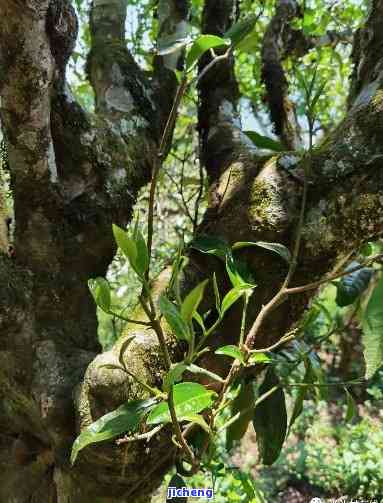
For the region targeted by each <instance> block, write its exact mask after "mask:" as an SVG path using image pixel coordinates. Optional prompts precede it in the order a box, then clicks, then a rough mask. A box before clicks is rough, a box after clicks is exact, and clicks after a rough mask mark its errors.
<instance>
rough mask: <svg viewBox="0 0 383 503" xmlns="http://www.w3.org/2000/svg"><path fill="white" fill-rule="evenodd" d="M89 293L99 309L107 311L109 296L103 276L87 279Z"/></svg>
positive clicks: (108, 308) (108, 289)
mask: <svg viewBox="0 0 383 503" xmlns="http://www.w3.org/2000/svg"><path fill="white" fill-rule="evenodd" d="M88 286H89V290H90V293H91V294H92V296H93V299H94V301H95V303H96V304H97V305H98V307H99V308H100V309H102V310H103V311H105V312H106V313H109V311H110V304H111V297H110V287H109V283H108V282H107V280H106V279H105V278H95V279H90V280H89V281H88Z"/></svg>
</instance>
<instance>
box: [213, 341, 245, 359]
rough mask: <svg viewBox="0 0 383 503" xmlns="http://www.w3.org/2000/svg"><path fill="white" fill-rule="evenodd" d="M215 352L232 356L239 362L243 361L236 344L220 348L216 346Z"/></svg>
mask: <svg viewBox="0 0 383 503" xmlns="http://www.w3.org/2000/svg"><path fill="white" fill-rule="evenodd" d="M215 354H216V355H225V356H230V358H234V359H236V360H239V361H240V362H241V363H243V362H244V359H243V354H242V353H241V351H240V349H239V348H238V347H237V346H233V345H229V346H223V347H222V348H218V349H217V350H216V351H215Z"/></svg>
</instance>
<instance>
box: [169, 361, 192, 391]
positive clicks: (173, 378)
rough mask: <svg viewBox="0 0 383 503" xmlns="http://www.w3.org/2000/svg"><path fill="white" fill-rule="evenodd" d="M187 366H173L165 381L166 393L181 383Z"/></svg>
mask: <svg viewBox="0 0 383 503" xmlns="http://www.w3.org/2000/svg"><path fill="white" fill-rule="evenodd" d="M186 368H187V366H186V365H185V364H184V363H182V362H180V363H175V364H173V365H172V366H171V367H170V369H169V370H168V372H167V373H166V375H165V377H164V381H163V388H164V391H169V389H170V387H171V386H173V384H175V383H177V382H179V381H180V380H181V379H182V374H183V373H184V372H185V370H186Z"/></svg>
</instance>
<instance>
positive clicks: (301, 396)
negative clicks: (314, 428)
mask: <svg viewBox="0 0 383 503" xmlns="http://www.w3.org/2000/svg"><path fill="white" fill-rule="evenodd" d="M305 366H306V372H305V376H304V378H303V382H304V383H305V384H311V383H312V382H313V381H314V374H313V370H312V367H311V363H310V360H309V359H306V361H305ZM309 389H310V387H309V386H301V387H299V389H298V393H297V397H296V399H295V402H294V407H293V411H292V413H291V417H290V422H289V431H290V430H291V428H292V426H293V424H294V423H295V421H296V420H297V419H298V417H299V416H300V415H301V413H302V411H303V402H304V400H305V398H306V396H307V393H308V392H309Z"/></svg>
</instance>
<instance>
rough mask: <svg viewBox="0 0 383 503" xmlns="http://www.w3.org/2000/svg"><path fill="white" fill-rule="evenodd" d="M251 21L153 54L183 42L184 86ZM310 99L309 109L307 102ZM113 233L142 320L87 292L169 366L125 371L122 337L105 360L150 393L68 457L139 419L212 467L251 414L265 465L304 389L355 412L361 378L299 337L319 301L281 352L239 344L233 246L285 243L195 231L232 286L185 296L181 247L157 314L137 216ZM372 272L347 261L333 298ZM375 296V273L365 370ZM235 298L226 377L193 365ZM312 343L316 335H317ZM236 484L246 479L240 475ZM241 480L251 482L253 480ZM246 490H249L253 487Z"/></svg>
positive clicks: (374, 327) (317, 90) (370, 359)
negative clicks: (158, 376) (156, 372)
mask: <svg viewBox="0 0 383 503" xmlns="http://www.w3.org/2000/svg"><path fill="white" fill-rule="evenodd" d="M257 20H258V17H257V16H255V15H254V16H250V17H248V18H247V19H245V20H240V21H239V22H238V23H237V24H236V25H234V26H233V28H232V29H231V30H229V31H228V32H227V33H226V34H225V36H224V37H223V38H221V37H217V36H215V35H200V36H197V37H196V38H195V39H192V40H190V39H189V38H185V40H177V43H176V44H174V43H172V44H171V45H170V46H169V45H166V46H164V47H159V48H158V54H160V55H166V54H169V53H171V52H173V51H178V50H179V49H180V48H181V47H185V48H187V49H188V51H187V54H186V58H185V69H184V71H183V72H182V73H181V74H178V75H177V77H178V78H179V81H180V83H181V87H180V88H181V89H182V86H184V87H186V84H187V85H190V84H191V83H192V82H195V81H197V80H198V78H194V79H193V78H191V80H188V79H189V78H190V76H191V75H192V73H193V71H194V69H195V67H196V66H197V62H198V60H199V59H200V57H201V56H202V55H203V54H205V53H206V52H207V51H210V52H211V53H212V54H213V62H214V57H215V52H214V51H215V50H218V49H219V50H220V51H221V54H223V53H224V51H226V53H227V54H230V53H231V52H232V51H233V50H247V48H248V44H249V43H250V42H251V39H252V37H253V36H254V31H255V30H254V29H255V24H256V22H257ZM302 22H303V28H304V30H306V31H310V30H311V28H310V26H311V24H312V23H311V24H310V23H309V22H308V21H307V17H304V18H303V21H302ZM318 69H319V65H317V66H316V67H315V69H314V71H313V75H312V76H311V78H310V79H307V78H306V77H305V78H302V77H299V75H300V74H299V73H298V81H299V82H300V86H301V91H302V93H303V95H304V96H305V103H306V105H305V113H306V116H307V118H308V122H309V128H310V135H311V134H312V130H313V127H314V122H315V116H314V108H315V106H316V105H317V103H318V102H319V101H320V98H321V96H322V92H323V84H321V82H320V81H319V83H318V84H317V73H318ZM314 84H315V85H316V87H315V86H314ZM308 102H309V104H310V107H309V108H307V103H308ZM307 111H308V112H309V114H307ZM164 136H165V135H164ZM248 136H249V138H250V139H251V140H252V141H253V142H254V143H255V144H256V146H258V147H261V148H268V149H270V150H282V149H283V146H281V145H280V144H278V142H276V141H274V140H272V139H270V138H268V137H264V136H262V135H259V134H258V133H255V132H248ZM310 143H311V142H310ZM113 232H114V236H115V239H116V242H117V244H118V246H119V248H120V250H121V252H122V253H123V255H124V256H125V257H126V258H127V259H128V262H129V264H130V268H131V270H132V271H134V273H135V275H136V278H137V280H138V282H139V285H140V286H141V287H142V294H141V296H140V302H141V304H142V307H143V308H144V311H145V312H146V314H147V317H148V321H146V322H142V321H141V322H140V321H135V320H128V319H127V318H125V317H124V315H123V314H122V313H121V312H117V311H116V310H115V306H114V305H113V302H112V293H111V289H110V285H109V283H108V282H107V281H106V280H105V279H103V278H96V279H95V280H92V281H91V282H90V284H89V286H90V289H91V292H92V294H93V297H94V299H95V302H96V304H97V305H98V307H99V308H100V309H101V310H102V311H103V312H105V313H107V314H108V315H112V316H114V317H117V318H119V319H122V320H124V321H133V322H136V323H141V324H144V325H147V326H150V327H151V328H152V329H153V330H154V331H155V332H156V334H157V336H158V339H159V342H160V346H161V349H162V351H163V353H164V359H165V363H166V367H167V370H166V373H165V374H164V376H163V382H162V389H158V388H152V387H151V386H149V385H148V384H147V383H145V382H141V381H140V379H139V377H138V376H135V375H133V374H131V373H130V371H129V369H128V368H127V366H126V365H125V362H124V354H125V352H126V351H127V350H128V347H129V345H130V344H131V343H132V342H133V340H134V337H133V338H129V339H127V340H126V341H125V342H124V343H123V345H122V347H121V351H120V355H119V364H120V365H117V366H115V365H113V366H112V365H109V368H113V369H118V370H120V371H122V372H125V373H127V374H128V375H129V376H130V377H131V378H132V379H135V380H136V381H137V382H138V383H139V384H140V385H141V386H142V388H143V391H144V392H146V393H147V394H148V395H149V398H143V399H141V400H134V401H130V402H128V403H126V404H123V405H122V406H120V407H119V408H118V409H116V410H115V411H113V412H111V413H109V414H107V415H106V416H103V417H102V418H100V419H99V420H98V421H96V422H95V423H93V424H92V425H91V426H90V427H89V428H87V429H86V430H84V431H83V432H82V433H81V434H80V436H79V437H78V438H77V440H76V442H75V444H74V446H73V450H72V463H74V462H75V460H76V457H77V455H78V453H79V452H80V450H81V449H83V448H84V447H85V446H87V445H89V444H91V443H95V442H99V441H104V440H110V439H113V438H116V437H117V436H120V435H121V434H122V433H128V434H129V435H134V434H135V433H137V432H138V431H140V428H141V427H142V426H143V424H145V425H146V428H148V427H149V432H148V433H147V434H150V433H151V431H154V429H156V428H162V427H163V426H164V425H167V424H168V423H171V424H172V426H173V430H174V432H175V434H176V435H175V437H176V440H175V442H176V445H177V446H178V447H179V449H180V450H181V451H183V459H184V460H186V461H187V462H189V464H190V465H191V468H192V469H193V468H194V467H195V466H194V463H195V457H198V460H197V462H196V466H197V467H200V466H205V467H207V468H208V469H209V470H210V471H211V473H214V474H215V476H217V475H218V474H219V472H220V470H221V469H222V467H220V468H218V467H217V466H215V467H214V466H213V464H214V463H213V459H214V456H213V454H214V445H215V443H216V438H217V434H218V431H219V430H221V431H222V430H225V431H226V433H227V435H226V437H227V446H228V448H229V449H230V447H231V446H232V445H234V444H235V442H237V441H239V440H241V438H242V437H243V435H244V433H245V431H246V430H247V427H248V425H249V424H250V423H252V424H253V427H254V430H255V432H256V438H257V443H258V450H259V454H260V458H261V460H262V462H263V463H264V464H267V465H270V464H272V463H274V462H275V460H276V459H277V458H278V456H279V454H280V452H281V448H282V445H283V443H284V441H285V438H286V436H287V435H288V432H289V431H290V429H291V428H292V426H293V424H294V422H295V421H296V419H297V418H298V417H299V415H300V414H301V413H302V410H303V403H304V400H305V399H307V398H308V397H309V396H310V394H312V393H314V394H318V395H319V396H322V397H325V395H326V390H327V388H328V387H330V386H343V387H344V388H345V393H346V397H347V403H348V408H347V415H346V418H347V419H348V420H350V419H351V418H352V417H353V415H354V413H355V404H354V402H353V399H352V395H351V394H350V393H349V391H348V387H350V386H352V385H353V384H356V383H359V380H358V381H350V382H346V383H342V382H339V381H334V382H329V381H327V380H326V376H325V374H324V372H323V369H322V367H321V364H320V360H319V358H318V356H317V354H316V353H315V351H314V347H313V346H310V345H308V344H306V343H305V342H304V341H303V340H302V336H303V335H304V334H305V330H306V328H307V326H308V325H309V324H310V323H312V322H313V320H315V318H316V317H317V316H320V315H324V314H323V310H322V309H316V310H315V309H314V310H312V311H310V312H309V313H308V316H307V318H306V319H304V320H303V322H302V323H301V325H300V326H298V327H297V329H296V330H295V332H294V333H293V335H292V336H291V335H290V336H289V337H288V338H286V339H282V340H281V341H280V342H279V343H278V344H277V345H276V347H279V346H280V345H282V344H283V343H285V342H287V341H290V340H292V339H295V340H294V343H293V344H292V345H291V347H289V348H287V349H285V350H283V351H280V352H278V353H276V352H273V349H276V347H275V348H265V349H263V350H254V349H252V348H251V347H248V346H247V344H246V342H247V338H245V326H246V309H247V304H248V301H249V298H250V296H251V295H252V294H253V292H254V289H255V287H256V283H255V280H254V276H253V273H252V271H249V269H248V268H247V267H246V264H243V262H241V261H239V260H238V259H237V256H236V250H240V249H241V248H244V247H255V248H257V247H261V248H264V249H267V250H269V251H271V252H273V253H276V254H278V255H279V256H280V257H281V258H282V259H283V260H285V261H286V262H287V263H288V264H289V265H290V264H291V263H294V261H295V259H296V257H294V258H293V260H291V256H290V253H289V251H288V250H287V249H286V248H285V247H284V246H283V245H281V244H278V243H264V242H255V243H253V242H240V243H235V244H234V245H233V246H229V245H228V244H227V243H226V242H224V241H222V240H219V239H212V238H202V239H201V238H200V239H198V240H195V241H194V242H193V244H192V247H194V248H195V249H197V250H198V251H199V252H201V253H205V254H210V255H215V256H216V257H218V258H219V259H220V260H222V261H223V262H224V265H225V268H226V272H227V275H228V279H229V281H230V283H231V289H230V290H229V292H227V293H226V294H225V295H224V296H222V295H221V292H220V291H219V288H218V284H217V280H216V277H215V276H213V277H212V278H209V279H206V280H205V281H203V282H202V283H200V284H198V285H197V286H196V287H195V288H194V289H193V290H192V291H190V292H189V293H188V294H187V295H186V296H185V297H184V298H181V293H180V285H179V278H180V274H181V272H182V268H183V266H184V264H185V260H184V257H183V255H182V250H180V251H179V253H178V255H177V258H176V260H175V262H174V265H173V275H172V278H171V280H170V284H169V286H168V290H167V292H166V293H165V294H163V295H162V296H161V298H160V300H159V313H157V312H156V309H157V308H156V306H155V305H154V302H153V299H152V298H151V292H150V287H149V270H150V261H151V247H150V245H148V242H149V241H150V240H149V239H148V240H145V238H144V237H143V234H142V232H141V230H140V229H139V227H138V224H136V225H135V227H134V229H133V230H132V232H131V233H129V232H126V231H125V230H123V229H120V228H119V227H117V226H114V228H113ZM371 254H372V253H371ZM367 255H368V253H367ZM372 255H373V254H372ZM376 272H377V271H375V269H372V268H370V267H362V265H361V264H360V263H356V262H355V263H353V264H351V265H350V268H349V270H347V271H346V272H345V274H344V275H343V278H342V279H341V280H340V281H339V282H338V283H337V303H338V306H339V307H342V308H343V307H347V306H348V305H351V304H354V303H355V302H360V299H361V296H362V295H363V294H364V292H366V291H368V287H369V283H370V282H371V279H372V277H374V276H375V275H377V274H375V273H376ZM210 281H211V283H212V288H213V291H214V296H215V308H216V313H217V317H216V319H215V321H214V322H213V323H211V317H210V314H211V313H209V312H205V313H201V312H200V306H201V305H202V299H203V297H204V292H205V288H206V287H207V284H208V282H210ZM382 295H383V279H382V278H380V279H379V281H378V284H377V286H376V288H375V289H373V291H372V292H371V295H370V298H369V300H368V303H367V305H366V307H365V309H363V310H361V317H362V325H363V333H364V345H365V359H366V363H367V372H366V376H367V378H369V377H371V376H372V375H373V374H374V373H375V371H376V370H377V369H378V368H379V367H380V366H381V364H382V361H383V344H382V340H381V332H382V327H383V310H382V303H381V298H382ZM239 300H242V302H243V312H242V326H241V331H240V334H239V341H238V344H237V345H230V346H223V347H219V348H218V349H216V351H215V353H216V354H218V355H223V356H225V357H229V358H231V359H232V361H233V364H232V366H231V370H230V373H229V377H227V378H226V379H222V377H220V376H219V375H217V374H215V373H213V372H211V371H209V370H208V369H205V368H202V367H200V366H199V365H198V364H197V362H198V360H199V358H200V356H201V355H202V354H203V353H204V352H205V351H208V350H209V349H208V348H207V344H208V340H209V337H210V336H211V335H212V334H213V333H214V332H215V331H216V330H217V328H219V326H220V325H221V323H222V322H223V320H224V318H225V316H226V314H227V312H228V311H229V310H230V309H231V308H232V306H233V305H234V304H235V303H237V302H238V301H239ZM332 321H333V320H332ZM335 321H336V320H335ZM164 322H165V323H166V325H167V327H168V328H169V331H170V332H171V333H172V335H173V336H174V337H175V338H176V339H177V340H178V341H180V342H182V343H183V344H185V345H186V348H187V349H186V351H185V354H184V357H183V359H182V361H179V362H171V361H170V358H169V355H168V353H167V348H166V343H165V339H164V335H163V332H162V324H164ZM333 330H334V327H332V326H331V328H330V329H329V331H328V332H327V333H326V334H325V335H324V336H322V339H323V340H325V339H326V338H328V337H329V336H330V335H331V332H332V331H333ZM317 343H318V341H316V344H317ZM255 367H257V369H258V371H257V372H255V373H256V374H258V376H260V379H256V380H254V379H250V380H249V379H246V378H245V377H244V376H245V375H246V374H245V373H244V372H243V371H244V370H245V369H251V370H254V368H255ZM302 369H303V371H304V373H303V378H302V377H301V374H300V371H301V370H302ZM186 373H188V375H190V374H192V375H193V374H194V375H203V376H205V377H207V378H208V379H209V380H210V381H215V382H216V383H218V385H219V387H220V389H221V391H220V393H219V394H217V393H215V392H214V391H212V390H211V389H210V388H209V387H207V386H204V385H202V384H199V383H197V382H192V381H183V376H184V375H185V374H186ZM253 375H254V374H253ZM290 388H297V393H296V394H295V397H294V405H293V408H292V413H291V414H290V416H288V414H287V408H286V390H288V389H290ZM224 409H226V410H227V409H230V414H229V417H228V418H227V420H226V421H225V422H224V424H221V425H220V426H218V425H219V420H220V419H222V411H223V410H224ZM192 427H197V429H199V430H200V431H201V434H202V435H204V437H205V439H207V442H206V441H205V442H202V444H201V443H200V442H199V443H198V442H197V444H196V445H194V444H193V442H192V441H191V442H190V444H189V441H188V439H185V438H184V436H183V432H185V431H190V430H191V429H192ZM151 428H152V429H151ZM181 428H182V430H183V432H182V430H181ZM156 431H157V430H156ZM244 484H245V486H246V482H244ZM249 484H250V483H249ZM245 486H244V487H245ZM247 487H248V490H249V491H250V489H249V487H251V484H250V486H247ZM252 490H253V492H254V491H255V489H254V488H253V489H252Z"/></svg>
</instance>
